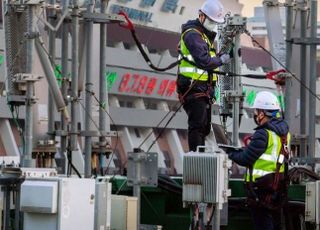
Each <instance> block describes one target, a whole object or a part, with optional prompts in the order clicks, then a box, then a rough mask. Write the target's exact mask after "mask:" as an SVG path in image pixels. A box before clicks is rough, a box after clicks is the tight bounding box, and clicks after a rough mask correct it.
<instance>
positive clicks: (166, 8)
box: [161, 0, 178, 13]
mask: <svg viewBox="0 0 320 230" xmlns="http://www.w3.org/2000/svg"><path fill="white" fill-rule="evenodd" d="M177 7H178V0H165V1H164V3H163V5H162V8H161V11H163V12H172V13H175V12H176V9H177Z"/></svg>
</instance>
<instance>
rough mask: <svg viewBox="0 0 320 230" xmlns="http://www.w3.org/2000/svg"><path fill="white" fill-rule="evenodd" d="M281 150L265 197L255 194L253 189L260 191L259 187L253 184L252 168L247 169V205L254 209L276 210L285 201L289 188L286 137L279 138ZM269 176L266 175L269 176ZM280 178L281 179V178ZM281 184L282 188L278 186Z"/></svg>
mask: <svg viewBox="0 0 320 230" xmlns="http://www.w3.org/2000/svg"><path fill="white" fill-rule="evenodd" d="M280 138H281V149H280V153H279V155H278V158H277V163H276V171H275V173H274V174H273V173H272V174H269V175H270V176H273V181H272V184H271V186H268V185H267V186H265V187H267V189H266V190H267V192H266V194H265V195H263V196H261V195H260V194H259V195H260V196H259V195H258V194H257V193H256V191H255V188H256V187H257V188H258V189H261V187H262V186H261V185H260V186H259V185H258V186H257V185H256V184H254V183H253V175H252V171H253V169H252V167H250V168H249V178H250V180H249V182H248V183H246V187H247V190H248V193H249V196H248V199H247V202H248V205H251V206H256V207H264V208H267V209H270V210H276V209H279V208H282V207H283V206H284V205H285V203H286V201H287V191H288V186H289V178H288V160H289V149H288V145H287V144H288V143H287V136H281V137H280ZM283 165H284V172H283V174H282V173H280V168H281V167H282V166H283ZM269 175H266V177H267V176H269ZM281 177H282V178H281ZM280 183H281V184H282V186H281V185H280Z"/></svg>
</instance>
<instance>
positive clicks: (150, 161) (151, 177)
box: [128, 151, 158, 187]
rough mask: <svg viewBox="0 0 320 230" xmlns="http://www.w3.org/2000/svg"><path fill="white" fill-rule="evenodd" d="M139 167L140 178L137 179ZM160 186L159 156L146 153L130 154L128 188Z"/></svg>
mask: <svg viewBox="0 0 320 230" xmlns="http://www.w3.org/2000/svg"><path fill="white" fill-rule="evenodd" d="M137 167H139V169H138V170H139V171H140V176H139V178H137V175H138V174H139V173H138V174H137V173H136V172H137ZM134 185H140V186H148V187H157V186H158V154H157V153H146V152H142V151H140V152H130V153H128V186H134Z"/></svg>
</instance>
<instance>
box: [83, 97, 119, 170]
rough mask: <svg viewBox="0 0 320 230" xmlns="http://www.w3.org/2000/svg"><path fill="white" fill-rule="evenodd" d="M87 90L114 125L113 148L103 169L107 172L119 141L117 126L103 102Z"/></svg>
mask: <svg viewBox="0 0 320 230" xmlns="http://www.w3.org/2000/svg"><path fill="white" fill-rule="evenodd" d="M87 92H89V93H90V94H91V96H92V97H93V98H94V99H95V100H96V102H97V103H98V105H99V108H101V109H102V110H103V111H104V112H105V113H106V114H107V115H108V117H109V118H110V121H111V122H112V124H113V126H114V129H115V132H116V143H115V146H114V148H113V151H112V154H111V157H110V160H109V162H108V165H107V167H106V170H105V171H106V172H108V169H109V167H110V164H111V162H112V160H113V157H114V154H115V152H116V150H117V147H118V143H119V133H118V128H117V125H116V123H115V122H114V120H113V118H112V117H111V115H110V113H109V112H108V111H107V110H106V109H105V104H103V103H102V102H101V101H100V100H99V99H98V98H97V97H96V95H95V93H94V92H91V91H87Z"/></svg>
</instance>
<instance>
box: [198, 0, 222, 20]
mask: <svg viewBox="0 0 320 230" xmlns="http://www.w3.org/2000/svg"><path fill="white" fill-rule="evenodd" d="M200 10H201V12H202V13H204V14H205V15H206V16H208V17H209V18H210V19H211V20H213V21H215V22H217V23H223V22H224V14H223V5H222V4H221V2H219V1H218V0H206V1H205V2H204V3H203V4H202V6H201V8H200Z"/></svg>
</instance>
